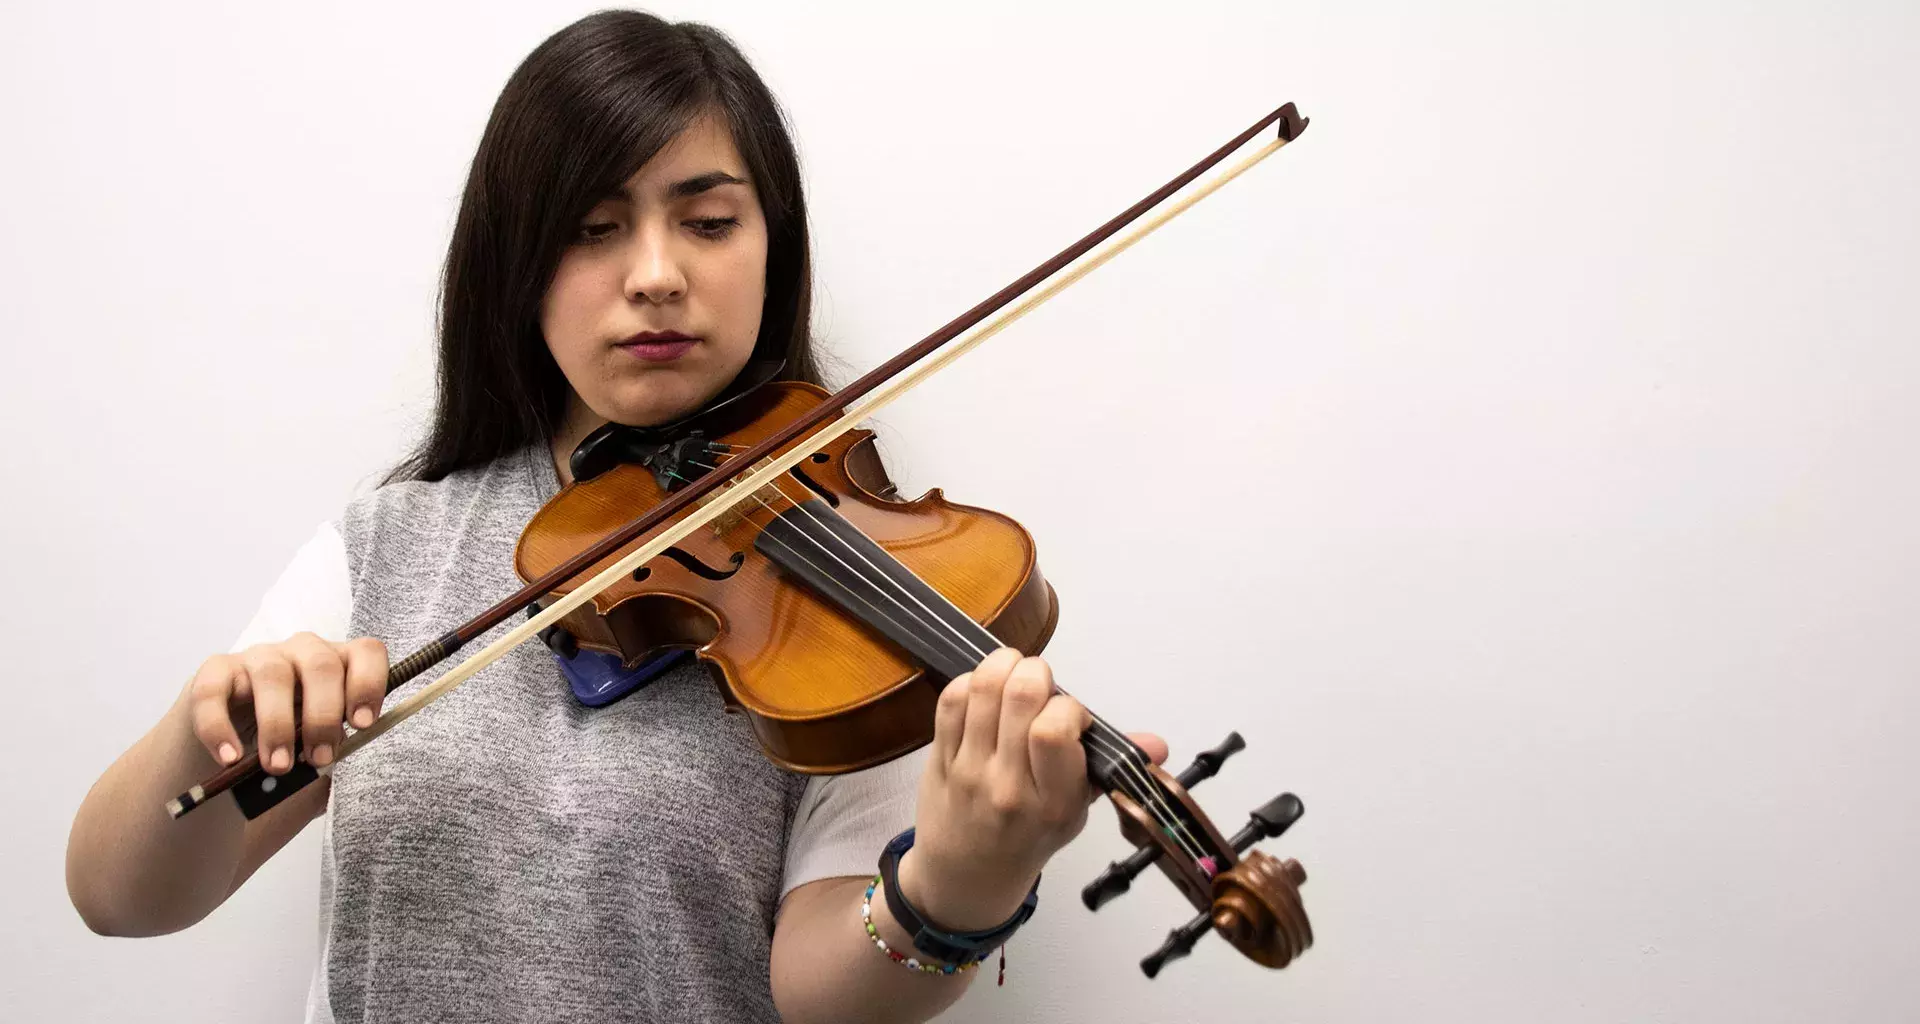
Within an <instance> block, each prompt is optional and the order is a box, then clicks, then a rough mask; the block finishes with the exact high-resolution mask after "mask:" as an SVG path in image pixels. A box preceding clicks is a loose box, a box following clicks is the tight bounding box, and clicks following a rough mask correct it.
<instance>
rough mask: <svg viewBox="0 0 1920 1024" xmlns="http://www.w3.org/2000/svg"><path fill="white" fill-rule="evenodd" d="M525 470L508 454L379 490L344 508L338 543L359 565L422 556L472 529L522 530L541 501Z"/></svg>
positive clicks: (522, 459) (524, 459)
mask: <svg viewBox="0 0 1920 1024" xmlns="http://www.w3.org/2000/svg"><path fill="white" fill-rule="evenodd" d="M530 465H531V461H530V459H529V457H528V455H527V453H525V452H512V453H509V454H507V455H502V456H500V457H498V458H495V459H492V460H489V461H487V462H483V463H479V464H476V465H472V466H466V467H463V468H460V469H456V470H454V471H452V472H450V473H448V474H447V475H445V476H443V477H440V478H438V479H434V480H420V479H403V480H391V481H388V482H385V483H382V484H379V485H378V486H375V487H373V488H371V489H369V490H366V491H364V492H363V493H360V494H358V495H355V496H354V497H353V498H352V499H350V500H349V501H348V502H347V505H346V507H345V509H343V510H342V512H341V516H340V520H339V526H340V535H341V538H342V540H343V541H344V542H345V544H346V548H347V551H348V554H349V556H350V557H351V558H352V560H353V561H355V562H359V561H361V560H362V558H363V557H364V556H366V555H367V554H368V553H371V552H376V551H382V550H384V551H387V552H391V553H394V554H404V553H408V552H412V553H416V554H417V553H424V552H425V551H428V550H431V549H433V548H436V547H438V546H440V545H441V544H443V543H445V542H446V541H449V540H451V539H453V538H454V537H455V536H456V535H458V534H460V533H462V532H465V531H468V530H470V529H471V528H473V527H476V526H482V525H485V526H492V527H505V526H508V525H513V524H519V525H524V523H525V521H526V518H527V517H528V516H530V515H531V514H532V512H533V510H535V509H537V508H538V507H539V504H540V501H541V500H543V499H542V498H541V496H540V486H539V481H538V480H537V479H534V478H533V474H532V473H531V472H530V470H529V466H530ZM519 525H513V529H514V532H515V533H516V534H517V533H518V530H519Z"/></svg>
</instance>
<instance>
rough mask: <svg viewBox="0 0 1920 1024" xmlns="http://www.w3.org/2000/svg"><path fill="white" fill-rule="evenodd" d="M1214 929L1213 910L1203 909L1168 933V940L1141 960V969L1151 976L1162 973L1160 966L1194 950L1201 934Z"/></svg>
mask: <svg viewBox="0 0 1920 1024" xmlns="http://www.w3.org/2000/svg"><path fill="white" fill-rule="evenodd" d="M1212 930H1213V911H1212V910H1204V911H1201V913H1200V914H1199V916H1197V917H1195V918H1194V919H1193V920H1191V921H1188V922H1187V923H1186V924H1183V925H1181V926H1180V927H1178V928H1175V929H1174V930H1173V931H1171V932H1168V933H1167V941H1165V942H1163V943H1161V944H1160V948H1159V949H1156V950H1154V951H1153V952H1152V953H1150V954H1148V955H1147V958H1146V959H1144V960H1142V961H1140V969H1141V970H1142V971H1144V972H1146V975H1147V977H1149V978H1151V977H1154V976H1156V975H1158V974H1159V973H1160V968H1162V967H1165V966H1166V965H1167V964H1169V963H1172V962H1173V961H1175V960H1178V959H1180V958H1181V957H1183V956H1186V955H1187V954H1188V953H1191V952H1193V944H1194V943H1196V942H1199V941H1200V936H1202V935H1205V934H1206V933H1208V932H1210V931H1212Z"/></svg>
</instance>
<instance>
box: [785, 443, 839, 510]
mask: <svg viewBox="0 0 1920 1024" xmlns="http://www.w3.org/2000/svg"><path fill="white" fill-rule="evenodd" d="M831 458H832V456H830V455H828V454H827V453H826V452H815V453H814V454H813V461H814V462H816V463H824V462H826V461H828V460H829V459H831ZM789 472H791V473H792V474H793V475H794V476H795V477H797V478H798V479H799V480H800V482H801V483H803V484H806V485H807V490H809V491H812V492H813V493H815V494H818V495H819V496H820V497H821V499H822V500H824V501H825V502H826V503H827V504H828V505H830V506H832V507H833V508H839V507H840V496H839V495H837V494H835V493H833V492H832V491H829V490H827V489H826V488H825V487H822V486H820V485H819V484H818V483H817V482H815V481H814V479H813V478H812V477H810V476H808V475H807V471H806V470H804V469H801V468H800V467H799V466H795V467H793V469H791V470H789Z"/></svg>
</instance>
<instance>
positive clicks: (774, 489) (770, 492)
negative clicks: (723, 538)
mask: <svg viewBox="0 0 1920 1024" xmlns="http://www.w3.org/2000/svg"><path fill="white" fill-rule="evenodd" d="M772 463H773V460H772V459H771V458H766V459H761V460H760V461H759V462H757V463H755V464H754V466H753V468H752V469H751V470H743V471H741V472H742V475H744V474H745V473H749V472H754V471H757V470H760V469H763V468H765V467H767V466H769V465H772ZM739 486H740V484H739V482H738V481H734V482H732V483H729V484H727V485H726V486H724V487H721V488H718V489H717V490H715V491H714V492H713V493H711V494H708V495H706V496H704V497H702V498H701V499H700V504H702V505H705V504H708V503H709V502H714V501H720V500H722V499H723V498H724V499H728V500H732V498H733V494H734V491H735V490H736V489H737V488H738V487H739ZM791 504H793V499H792V498H791V497H788V496H787V495H786V494H785V493H784V492H782V491H781V490H780V485H779V484H778V482H775V483H770V484H767V485H765V486H763V487H761V488H760V489H759V490H758V491H757V492H755V493H754V495H753V496H752V497H750V498H747V499H744V500H742V501H740V502H738V503H736V504H735V505H734V506H733V507H732V508H729V509H727V510H726V511H725V512H722V513H720V515H719V516H718V517H716V518H715V519H714V520H713V535H714V536H715V537H719V536H720V535H722V534H724V533H726V532H727V531H728V530H730V529H732V528H734V527H735V526H738V525H739V524H740V523H741V522H742V521H743V520H745V519H746V518H747V514H748V513H750V512H753V511H755V510H756V509H766V510H767V511H770V512H775V513H777V512H778V511H779V510H780V509H781V508H783V507H784V505H791Z"/></svg>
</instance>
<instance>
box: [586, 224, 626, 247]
mask: <svg viewBox="0 0 1920 1024" xmlns="http://www.w3.org/2000/svg"><path fill="white" fill-rule="evenodd" d="M619 227H620V226H619V225H618V224H582V225H580V235H579V237H578V238H576V239H575V241H578V242H581V243H583V244H586V245H592V244H593V243H595V242H598V241H600V240H602V239H604V238H606V237H607V236H608V235H611V234H613V233H614V232H615V231H617V230H619Z"/></svg>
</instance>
